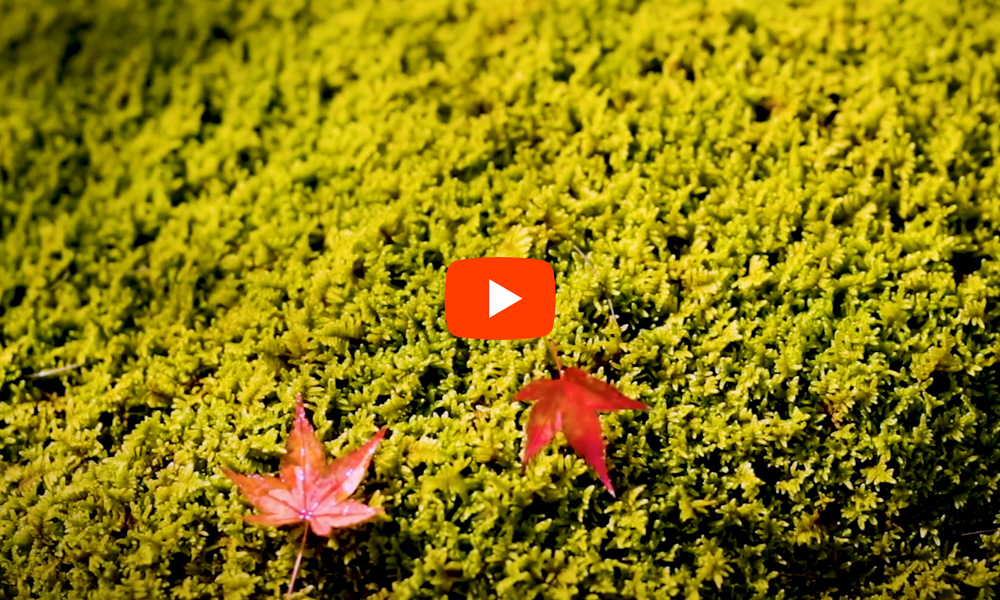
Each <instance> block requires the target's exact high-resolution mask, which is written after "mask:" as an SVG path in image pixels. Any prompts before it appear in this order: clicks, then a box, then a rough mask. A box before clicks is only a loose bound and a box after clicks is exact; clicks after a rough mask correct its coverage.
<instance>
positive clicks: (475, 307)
mask: <svg viewBox="0 0 1000 600" xmlns="http://www.w3.org/2000/svg"><path fill="white" fill-rule="evenodd" d="M444 315H445V320H446V321H447V323H448V331H449V332H451V334H452V335H454V336H456V337H464V338H473V339H477V340H523V339H531V338H539V337H545V336H547V335H548V334H549V333H550V332H551V331H552V326H553V324H554V322H555V316H556V277H555V272H554V271H553V270H552V266H551V265H550V264H549V263H547V262H545V261H544V260H536V259H533V258H505V257H496V258H468V259H465V260H457V261H455V262H453V263H451V264H450V265H449V266H448V272H447V275H446V276H445V285H444Z"/></svg>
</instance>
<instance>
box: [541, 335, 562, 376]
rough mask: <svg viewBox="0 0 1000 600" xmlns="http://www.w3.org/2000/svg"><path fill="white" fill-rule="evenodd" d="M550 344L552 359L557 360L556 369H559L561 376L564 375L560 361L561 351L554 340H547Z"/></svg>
mask: <svg viewBox="0 0 1000 600" xmlns="http://www.w3.org/2000/svg"><path fill="white" fill-rule="evenodd" d="M545 341H546V342H548V343H549V350H551V351H552V358H554V359H556V368H557V369H559V374H560V375H562V372H563V366H562V362H561V361H560V360H559V350H558V349H557V348H556V343H555V342H553V341H552V340H545Z"/></svg>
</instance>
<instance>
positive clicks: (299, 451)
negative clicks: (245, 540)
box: [222, 394, 386, 595]
mask: <svg viewBox="0 0 1000 600" xmlns="http://www.w3.org/2000/svg"><path fill="white" fill-rule="evenodd" d="M385 432H386V428H385V427H383V428H382V429H380V430H379V431H378V433H376V434H375V435H374V436H373V437H372V438H371V439H370V440H368V442H367V443H365V445H363V446H361V447H360V448H358V449H356V450H354V451H352V452H350V453H348V454H346V455H344V456H342V457H340V458H338V459H336V460H334V461H332V462H329V461H327V458H326V452H325V450H324V448H323V445H322V444H321V443H320V441H319V439H318V438H317V437H316V432H315V430H314V429H313V427H312V424H311V423H309V419H307V418H306V411H305V406H304V403H303V401H302V395H301V394H299V395H298V396H297V398H296V406H295V422H294V423H293V425H292V432H291V434H290V435H289V436H288V444H287V452H286V453H285V454H284V455H283V456H282V457H281V465H280V472H279V476H278V477H274V476H273V475H241V474H239V473H234V472H233V471H230V470H229V469H227V468H225V467H223V468H222V471H223V473H225V475H226V477H228V478H229V479H231V480H232V481H233V483H235V484H236V486H237V487H238V488H239V490H240V492H242V493H243V496H244V497H245V498H246V499H247V500H248V501H250V503H251V504H253V505H254V506H256V507H257V508H258V509H259V510H260V511H261V514H257V515H250V516H247V517H245V519H246V520H247V521H249V522H251V523H259V524H261V525H273V526H281V525H291V524H293V523H307V524H308V527H306V528H305V531H303V533H302V545H301V546H300V548H299V555H298V558H297V559H296V561H295V570H294V571H293V572H292V580H291V582H290V583H289V585H288V594H289V595H291V593H292V587H293V586H294V585H295V577H296V575H297V574H298V571H299V564H300V563H301V561H302V550H303V548H304V547H305V541H306V535H307V534H308V533H309V529H310V528H311V529H312V530H313V532H314V533H315V534H316V535H321V536H329V535H330V533H331V532H332V531H333V529H335V528H340V527H348V526H350V525H355V524H357V523H361V522H362V521H366V520H368V519H370V518H372V517H374V516H375V515H377V514H378V513H379V512H380V511H381V508H377V507H372V506H368V505H367V504H363V503H361V502H358V501H356V500H350V499H349V497H350V496H351V494H353V493H354V490H356V489H357V487H358V485H359V484H360V483H361V480H362V479H363V478H364V476H365V473H366V472H367V470H368V464H369V463H370V462H371V459H372V455H374V454H375V449H376V448H377V447H378V444H379V442H380V441H382V438H383V437H384V436H385Z"/></svg>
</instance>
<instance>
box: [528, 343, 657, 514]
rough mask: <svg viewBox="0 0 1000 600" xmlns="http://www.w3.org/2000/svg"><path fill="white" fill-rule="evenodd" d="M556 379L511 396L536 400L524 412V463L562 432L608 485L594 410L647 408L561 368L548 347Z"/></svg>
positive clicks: (578, 372)
mask: <svg viewBox="0 0 1000 600" xmlns="http://www.w3.org/2000/svg"><path fill="white" fill-rule="evenodd" d="M552 353H553V356H555V358H556V365H557V367H558V368H559V375H560V376H559V379H539V380H536V381H532V382H531V383H529V384H528V385H526V386H525V387H524V388H523V389H522V390H521V391H520V392H518V393H517V396H515V398H514V399H515V400H518V401H521V402H532V401H537V402H536V403H535V404H534V405H533V406H532V407H531V412H530V413H529V415H528V443H527V446H526V448H525V451H524V462H525V463H527V462H528V461H530V460H531V458H532V457H533V456H535V455H536V454H538V451H539V450H541V449H542V448H543V447H545V445H546V444H548V443H549V442H550V441H552V438H553V437H555V435H556V432H558V431H562V432H563V434H564V435H565V436H566V440H567V441H568V442H569V445H570V446H572V448H573V450H574V451H575V452H576V453H577V454H578V455H580V456H582V457H583V459H584V460H585V461H587V464H589V465H590V466H591V467H593V469H594V470H595V471H597V475H598V476H599V477H600V478H601V481H602V482H603V483H604V487H606V488H608V491H609V492H611V495H612V496H614V495H615V489H614V488H613V487H611V479H610V478H609V477H608V468H607V466H605V463H604V435H603V434H602V433H601V420H600V418H599V417H598V415H597V413H598V412H607V411H612V410H649V407H648V406H646V405H645V404H643V403H641V402H637V401H635V400H632V399H631V398H629V397H627V396H625V395H624V394H622V393H621V392H619V391H618V390H617V389H615V388H614V386H611V385H609V384H607V383H605V382H603V381H601V380H600V379H596V378H595V377H592V376H590V375H588V374H587V373H586V372H585V371H583V370H581V369H577V368H574V367H568V368H565V369H564V368H563V366H562V364H561V363H560V362H559V356H558V355H557V354H556V350H555V348H554V347H553V348H552Z"/></svg>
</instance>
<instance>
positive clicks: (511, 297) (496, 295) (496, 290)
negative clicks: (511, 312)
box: [480, 279, 521, 317]
mask: <svg viewBox="0 0 1000 600" xmlns="http://www.w3.org/2000/svg"><path fill="white" fill-rule="evenodd" d="M489 282H490V317H492V316H493V315H495V314H497V313H498V312H500V311H501V310H503V309H505V308H509V307H510V306H512V305H514V304H516V303H518V302H520V301H521V297H520V296H518V295H517V294H515V293H514V292H512V291H510V290H508V289H507V288H505V287H503V286H502V285H500V284H499V283H497V282H495V281H493V280H492V279H490V280H489ZM480 289H482V288H480Z"/></svg>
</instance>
